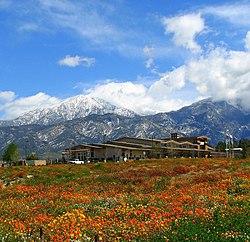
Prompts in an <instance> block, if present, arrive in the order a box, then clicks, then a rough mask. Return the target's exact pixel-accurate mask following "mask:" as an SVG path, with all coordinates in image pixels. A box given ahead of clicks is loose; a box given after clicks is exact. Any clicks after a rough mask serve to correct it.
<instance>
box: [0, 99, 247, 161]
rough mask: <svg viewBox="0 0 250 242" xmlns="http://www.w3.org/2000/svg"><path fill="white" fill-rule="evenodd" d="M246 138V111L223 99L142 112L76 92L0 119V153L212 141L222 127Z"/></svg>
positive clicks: (222, 133) (219, 135) (222, 137)
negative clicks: (126, 142)
mask: <svg viewBox="0 0 250 242" xmlns="http://www.w3.org/2000/svg"><path fill="white" fill-rule="evenodd" d="M227 130H228V132H230V133H231V134H233V135H234V136H235V137H236V139H242V138H250V114H249V113H245V112H244V111H242V110H241V109H240V108H238V107H235V106H233V105H231V104H229V103H227V102H225V101H219V102H214V101H212V100H211V99H204V100H201V101H199V102H196V103H193V104H192V105H190V106H186V107H183V108H181V109H180V110H178V111H172V112H167V113H158V114H155V115H147V116H140V115H138V114H136V113H134V112H133V111H131V110H127V109H124V108H119V107H116V106H114V105H112V104H110V103H107V102H105V101H103V100H101V99H97V98H91V97H89V96H84V95H80V96H76V97H73V98H70V99H67V100H65V101H63V102H61V103H59V104H58V105H55V106H53V107H51V108H47V109H37V110H35V111H31V112H29V113H26V114H24V115H22V116H20V117H18V118H17V119H15V120H8V121H6V120H2V121H0V140H1V141H0V153H2V152H3V151H4V149H6V147H7V146H8V144H10V143H11V142H14V143H17V144H18V145H19V148H20V150H21V154H22V156H24V155H25V154H29V153H31V152H36V153H37V154H39V155H43V154H45V153H46V154H47V156H50V155H51V154H52V153H54V152H57V153H58V152H60V151H62V150H64V149H65V148H68V147H70V146H73V145H76V144H81V143H97V142H105V141H107V140H113V139H117V138H120V137H122V136H132V137H144V138H146V137H147V138H152V139H154V138H169V137H170V134H171V133H172V132H178V133H179V134H180V135H181V136H193V135H207V136H208V137H210V138H211V144H216V143H217V142H218V141H223V140H225V138H226V132H227Z"/></svg>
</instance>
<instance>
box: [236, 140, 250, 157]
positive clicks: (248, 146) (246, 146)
mask: <svg viewBox="0 0 250 242" xmlns="http://www.w3.org/2000/svg"><path fill="white" fill-rule="evenodd" d="M239 147H241V148H242V149H243V150H242V158H247V157H248V156H249V154H250V140H248V139H242V140H240V142H239Z"/></svg>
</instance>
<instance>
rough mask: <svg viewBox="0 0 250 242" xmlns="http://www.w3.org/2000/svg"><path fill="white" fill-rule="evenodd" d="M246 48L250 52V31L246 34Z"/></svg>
mask: <svg viewBox="0 0 250 242" xmlns="http://www.w3.org/2000/svg"><path fill="white" fill-rule="evenodd" d="M245 47H246V49H247V50H248V51H250V31H248V32H247V34H246V39H245Z"/></svg>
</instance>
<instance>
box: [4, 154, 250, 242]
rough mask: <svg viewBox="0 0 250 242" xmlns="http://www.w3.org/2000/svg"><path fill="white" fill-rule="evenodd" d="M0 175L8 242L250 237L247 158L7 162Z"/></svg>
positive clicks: (204, 239) (178, 239)
mask: <svg viewBox="0 0 250 242" xmlns="http://www.w3.org/2000/svg"><path fill="white" fill-rule="evenodd" d="M0 179H1V183H2V186H1V187H2V188H1V195H0V238H1V239H2V240H3V241H32V240H36V239H41V240H43V241H94V238H96V239H97V238H98V239H99V241H135V240H136V241H185V240H197V241H228V239H233V240H236V241H237V240H238V241H250V237H249V234H250V229H249V227H250V220H249V218H250V214H249V207H250V206H249V204H250V199H249V194H250V185H249V184H250V161H249V160H233V161H230V160H212V159H194V160H192V159H180V160H178V159H173V160H172V159H165V160H150V161H149V160H144V161H130V162H127V163H105V164H104V163H97V164H89V165H80V166H74V165H54V166H46V167H8V168H2V169H0ZM13 181H16V182H14V183H13ZM1 183H0V184H1ZM8 184H11V185H8Z"/></svg>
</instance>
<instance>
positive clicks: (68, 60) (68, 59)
mask: <svg viewBox="0 0 250 242" xmlns="http://www.w3.org/2000/svg"><path fill="white" fill-rule="evenodd" d="M58 63H59V65H61V66H68V67H76V66H80V65H81V66H85V67H90V66H93V65H94V63H95V58H89V57H81V56H78V55H76V56H70V55H66V56H65V57H64V58H63V59H61V60H59V61H58Z"/></svg>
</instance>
